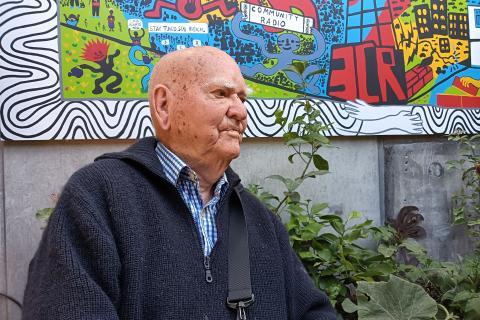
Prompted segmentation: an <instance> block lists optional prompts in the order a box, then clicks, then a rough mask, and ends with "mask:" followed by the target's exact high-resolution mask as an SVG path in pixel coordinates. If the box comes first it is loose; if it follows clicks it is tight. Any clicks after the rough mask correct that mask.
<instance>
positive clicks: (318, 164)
mask: <svg viewBox="0 0 480 320" xmlns="http://www.w3.org/2000/svg"><path fill="white" fill-rule="evenodd" d="M313 164H314V165H315V168H317V169H318V170H328V161H327V160H325V159H324V158H322V156H320V155H319V154H314V155H313Z"/></svg>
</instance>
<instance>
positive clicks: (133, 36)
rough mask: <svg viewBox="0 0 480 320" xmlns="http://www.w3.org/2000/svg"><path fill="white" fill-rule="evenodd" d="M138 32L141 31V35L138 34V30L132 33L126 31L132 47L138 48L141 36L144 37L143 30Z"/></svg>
mask: <svg viewBox="0 0 480 320" xmlns="http://www.w3.org/2000/svg"><path fill="white" fill-rule="evenodd" d="M140 31H141V34H139V33H138V30H134V31H133V32H132V31H131V30H130V29H128V34H129V36H130V39H131V40H132V44H133V45H137V46H139V45H140V43H141V41H142V38H143V36H145V30H144V29H140Z"/></svg>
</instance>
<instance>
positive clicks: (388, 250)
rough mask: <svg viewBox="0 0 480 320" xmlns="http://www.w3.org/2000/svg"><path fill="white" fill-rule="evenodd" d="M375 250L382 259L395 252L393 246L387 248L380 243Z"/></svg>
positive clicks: (395, 249)
mask: <svg viewBox="0 0 480 320" xmlns="http://www.w3.org/2000/svg"><path fill="white" fill-rule="evenodd" d="M377 250H378V252H379V253H381V254H382V255H383V256H384V257H387V258H389V257H391V256H392V255H393V254H394V253H395V252H396V251H397V248H395V247H394V246H387V245H385V244H383V243H381V244H379V245H378V248H377Z"/></svg>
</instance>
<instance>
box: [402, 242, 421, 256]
mask: <svg viewBox="0 0 480 320" xmlns="http://www.w3.org/2000/svg"><path fill="white" fill-rule="evenodd" d="M400 246H401V247H405V248H407V250H408V251H411V252H412V253H414V254H423V253H425V248H424V247H423V246H422V245H421V244H419V243H418V242H417V241H415V240H414V239H412V238H408V239H406V240H404V241H403V242H402V243H401V244H400Z"/></svg>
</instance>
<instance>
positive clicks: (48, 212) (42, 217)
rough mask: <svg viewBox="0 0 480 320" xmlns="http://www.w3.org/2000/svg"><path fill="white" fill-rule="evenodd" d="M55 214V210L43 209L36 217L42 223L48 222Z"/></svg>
mask: <svg viewBox="0 0 480 320" xmlns="http://www.w3.org/2000/svg"><path fill="white" fill-rule="evenodd" d="M52 213H53V208H43V209H40V210H38V211H37V213H35V217H36V218H37V219H38V220H40V221H48V219H49V218H50V216H51V215H52Z"/></svg>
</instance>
